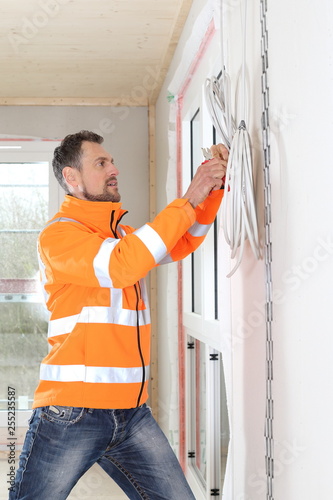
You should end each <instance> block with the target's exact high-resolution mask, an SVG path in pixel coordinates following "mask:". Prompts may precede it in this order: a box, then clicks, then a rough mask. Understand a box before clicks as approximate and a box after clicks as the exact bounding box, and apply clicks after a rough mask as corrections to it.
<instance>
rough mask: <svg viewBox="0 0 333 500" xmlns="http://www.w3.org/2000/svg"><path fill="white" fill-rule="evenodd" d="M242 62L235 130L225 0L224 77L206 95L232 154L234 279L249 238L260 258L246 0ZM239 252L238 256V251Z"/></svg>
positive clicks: (228, 196)
mask: <svg viewBox="0 0 333 500" xmlns="http://www.w3.org/2000/svg"><path fill="white" fill-rule="evenodd" d="M243 3H244V8H243V15H242V24H243V61H242V92H241V94H242V97H241V99H242V103H241V114H242V118H241V121H240V125H239V127H238V128H237V130H236V127H235V121H234V119H233V117H232V115H231V111H230V110H231V105H230V78H229V76H228V75H227V73H226V71H225V66H224V58H223V53H224V45H223V17H222V11H223V0H221V3H220V5H221V17H220V21H221V23H220V24H221V54H222V74H221V81H220V82H218V80H217V79H216V78H215V77H213V78H212V79H211V80H209V79H207V80H206V87H205V91H206V92H205V94H206V103H207V107H208V109H209V111H210V114H211V119H212V122H213V124H214V126H215V128H216V130H217V131H218V133H219V134H220V136H221V138H222V140H223V141H224V144H225V146H226V147H227V148H228V150H229V151H230V153H229V159H228V166H227V172H226V179H225V185H224V197H223V201H222V225H223V231H224V236H225V239H226V241H227V243H228V245H229V246H230V249H231V257H232V258H235V257H236V256H237V261H236V264H235V266H234V268H233V269H232V270H231V271H230V273H229V274H228V276H227V277H228V278H229V277H230V276H232V275H233V274H234V273H235V271H236V270H237V269H238V267H239V265H240V263H241V261H242V257H243V253H244V243H245V240H246V239H248V240H249V242H250V245H251V248H252V251H253V253H254V255H255V256H256V258H257V259H259V258H260V246H259V237H258V225H257V215H256V207H255V199H254V182H253V173H252V172H253V168H252V155H251V142H250V136H249V133H248V131H247V129H246V123H245V110H246V78H245V69H246V68H245V65H246V57H245V51H246V10H247V0H243ZM238 249H239V252H238V255H237V250H238Z"/></svg>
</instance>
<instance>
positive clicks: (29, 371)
mask: <svg viewBox="0 0 333 500" xmlns="http://www.w3.org/2000/svg"><path fill="white" fill-rule="evenodd" d="M48 205H49V168H48V163H47V162H39V163H0V236H1V254H2V259H1V268H0V317H1V323H0V342H1V346H2V348H1V352H2V355H1V361H0V380H2V381H3V383H4V384H5V385H8V384H9V385H10V386H11V387H14V388H15V392H16V397H17V407H18V409H22V410H27V409H29V408H31V402H32V398H33V393H34V390H35V388H36V385H37V383H38V376H39V365H40V361H41V359H42V358H43V357H44V356H45V355H46V354H47V342H46V332H47V315H46V309H45V306H44V304H43V299H42V297H41V294H40V292H39V289H38V283H39V276H38V262H37V253H36V241H37V236H38V233H39V231H40V229H41V228H42V227H43V226H44V224H45V222H46V221H47V220H48ZM1 392H2V394H5V390H2V391H1ZM6 403H7V402H6V401H4V400H2V401H1V404H0V408H1V409H6V408H7V404H6Z"/></svg>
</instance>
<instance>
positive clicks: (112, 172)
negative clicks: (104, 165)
mask: <svg viewBox="0 0 333 500" xmlns="http://www.w3.org/2000/svg"><path fill="white" fill-rule="evenodd" d="M108 175H119V170H118V168H117V167H116V165H115V164H114V163H110V165H109V168H108Z"/></svg>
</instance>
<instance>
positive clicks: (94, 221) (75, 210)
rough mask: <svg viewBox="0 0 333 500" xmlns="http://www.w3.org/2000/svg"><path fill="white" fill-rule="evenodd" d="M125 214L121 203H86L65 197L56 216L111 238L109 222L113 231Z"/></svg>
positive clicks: (69, 196)
mask: <svg viewBox="0 0 333 500" xmlns="http://www.w3.org/2000/svg"><path fill="white" fill-rule="evenodd" d="M126 213H127V211H126V210H123V209H122V208H121V203H114V202H112V201H87V200H81V199H79V198H75V197H74V196H71V195H66V196H65V201H64V202H63V204H62V205H61V207H60V211H59V213H58V214H57V215H58V216H59V215H60V217H69V218H72V219H75V220H77V221H78V222H81V223H83V224H84V225H86V226H87V227H89V228H91V229H93V230H94V231H96V230H97V231H102V232H103V233H107V234H109V235H111V236H113V233H112V231H111V229H110V222H111V221H112V227H113V229H115V227H116V225H117V223H118V221H119V220H120V219H121V218H122V216H123V215H125V214H126Z"/></svg>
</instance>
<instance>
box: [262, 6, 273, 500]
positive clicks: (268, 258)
mask: <svg viewBox="0 0 333 500" xmlns="http://www.w3.org/2000/svg"><path fill="white" fill-rule="evenodd" d="M266 14H267V0H260V23H261V60H262V73H261V89H262V139H263V151H264V203H265V275H266V311H265V315H266V416H265V440H266V456H265V462H266V477H267V495H266V498H267V500H273V499H274V496H273V480H274V439H273V417H274V408H273V403H274V402H273V393H272V386H273V336H272V322H273V300H272V241H271V183H270V163H271V155H270V128H269V87H268V79H267V71H268V31H267V24H266Z"/></svg>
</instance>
